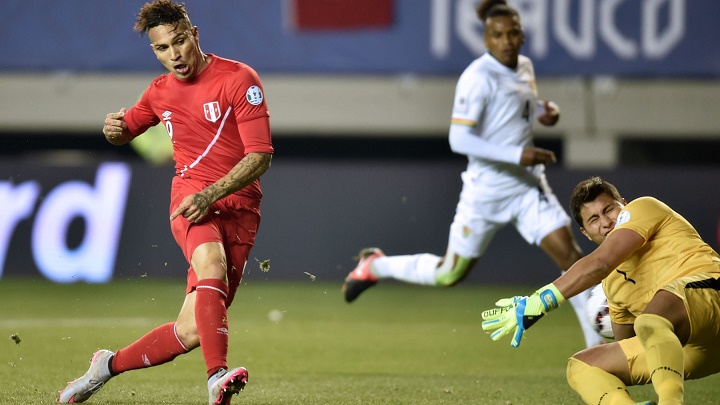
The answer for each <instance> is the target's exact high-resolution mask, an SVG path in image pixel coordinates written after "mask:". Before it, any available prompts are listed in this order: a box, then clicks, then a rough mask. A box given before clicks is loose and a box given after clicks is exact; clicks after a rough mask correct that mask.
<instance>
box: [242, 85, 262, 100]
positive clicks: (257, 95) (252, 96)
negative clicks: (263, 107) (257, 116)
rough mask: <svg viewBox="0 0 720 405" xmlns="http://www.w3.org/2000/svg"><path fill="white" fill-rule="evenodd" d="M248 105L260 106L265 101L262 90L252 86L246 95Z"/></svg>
mask: <svg viewBox="0 0 720 405" xmlns="http://www.w3.org/2000/svg"><path fill="white" fill-rule="evenodd" d="M245 98H247V101H248V103H250V104H252V105H259V104H260V103H262V101H263V94H262V90H260V87H258V86H250V88H248V89H247V92H246V93H245Z"/></svg>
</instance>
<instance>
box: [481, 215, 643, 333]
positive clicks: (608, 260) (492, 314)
mask: <svg viewBox="0 0 720 405" xmlns="http://www.w3.org/2000/svg"><path fill="white" fill-rule="evenodd" d="M644 243H645V239H643V237H642V236H640V235H639V234H638V233H636V232H635V231H632V230H629V229H618V230H616V231H614V232H613V233H612V234H610V235H609V236H608V237H607V238H606V239H605V241H603V243H602V244H601V245H600V246H599V247H598V248H597V249H595V251H593V252H592V253H590V254H589V255H587V256H585V257H583V258H582V259H580V260H578V261H577V262H575V264H574V265H572V267H570V269H569V270H568V271H567V272H565V273H564V274H563V275H562V276H560V277H559V278H557V279H556V280H555V281H554V282H552V283H550V284H548V285H546V286H544V287H542V288H540V289H538V290H537V291H535V293H534V294H532V295H531V296H529V297H521V296H516V297H513V298H504V299H501V300H499V301H498V302H497V303H496V304H495V305H496V308H493V309H489V310H487V311H483V314H482V317H483V319H484V321H483V323H482V328H483V329H484V330H486V331H491V332H492V333H491V335H490V337H491V338H492V339H493V340H499V339H501V338H502V337H504V336H506V335H508V334H511V333H512V334H513V338H512V341H511V345H512V346H513V347H517V346H519V345H520V341H521V340H522V337H523V334H524V333H525V330H526V329H527V328H529V327H531V326H532V325H534V324H535V322H537V321H538V320H539V319H540V318H542V317H543V316H544V315H545V314H546V313H548V312H550V311H552V310H553V309H555V308H557V307H558V306H560V304H562V303H563V302H564V301H565V300H566V299H568V298H570V297H573V296H575V295H577V294H579V293H581V292H582V291H585V290H587V289H588V288H590V287H592V286H593V285H595V284H597V283H599V282H600V281H602V279H604V278H605V277H607V276H608V275H609V274H610V272H612V271H613V270H614V269H615V268H617V267H618V266H619V265H620V264H622V263H623V262H624V261H625V260H627V259H628V258H629V257H630V255H632V254H633V252H635V251H636V250H638V249H639V248H640V247H641V246H642V245H643V244H644Z"/></svg>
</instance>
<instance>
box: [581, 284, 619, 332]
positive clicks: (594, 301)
mask: <svg viewBox="0 0 720 405" xmlns="http://www.w3.org/2000/svg"><path fill="white" fill-rule="evenodd" d="M586 309H587V316H588V320H589V321H590V325H592V327H593V328H594V329H595V332H597V333H598V334H599V335H600V336H602V337H604V338H605V339H610V340H612V339H615V335H614V334H613V330H612V326H611V324H610V309H609V308H608V302H607V297H605V292H604V291H603V288H602V284H598V285H596V286H595V287H593V289H592V290H590V298H588V300H587V308H586Z"/></svg>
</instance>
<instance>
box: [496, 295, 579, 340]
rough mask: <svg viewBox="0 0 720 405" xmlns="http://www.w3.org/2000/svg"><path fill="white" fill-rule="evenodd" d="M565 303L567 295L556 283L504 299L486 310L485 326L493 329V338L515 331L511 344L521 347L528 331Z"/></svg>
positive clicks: (499, 337) (497, 338)
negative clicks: (562, 292) (563, 293)
mask: <svg viewBox="0 0 720 405" xmlns="http://www.w3.org/2000/svg"><path fill="white" fill-rule="evenodd" d="M563 302H565V297H563V296H562V294H560V291H559V290H558V289H557V287H555V284H553V283H550V284H548V285H546V286H545V287H543V288H541V289H539V290H537V291H535V293H534V294H533V295H531V296H529V297H520V296H515V297H512V298H503V299H501V300H499V301H498V302H496V303H495V305H496V308H493V309H489V310H487V311H483V313H482V317H483V320H484V321H483V323H482V328H483V330H486V331H493V332H492V333H491V334H490V338H491V339H492V340H499V339H501V338H502V337H504V336H505V335H508V334H510V333H511V332H512V333H513V338H512V341H511V342H510V345H511V346H512V347H518V346H520V341H521V340H522V337H523V334H524V333H525V330H526V329H528V328H529V327H531V326H533V325H534V324H535V322H537V321H538V320H539V319H540V318H542V317H543V316H544V315H545V314H546V313H548V312H550V311H552V310H553V309H555V308H557V307H558V306H560V304H562V303H563Z"/></svg>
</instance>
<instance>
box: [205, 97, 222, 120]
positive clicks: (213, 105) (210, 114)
mask: <svg viewBox="0 0 720 405" xmlns="http://www.w3.org/2000/svg"><path fill="white" fill-rule="evenodd" d="M203 109H204V110H205V119H206V120H208V121H210V122H215V121H217V120H219V119H220V103H218V102H217V101H213V102H210V103H205V104H203Z"/></svg>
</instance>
